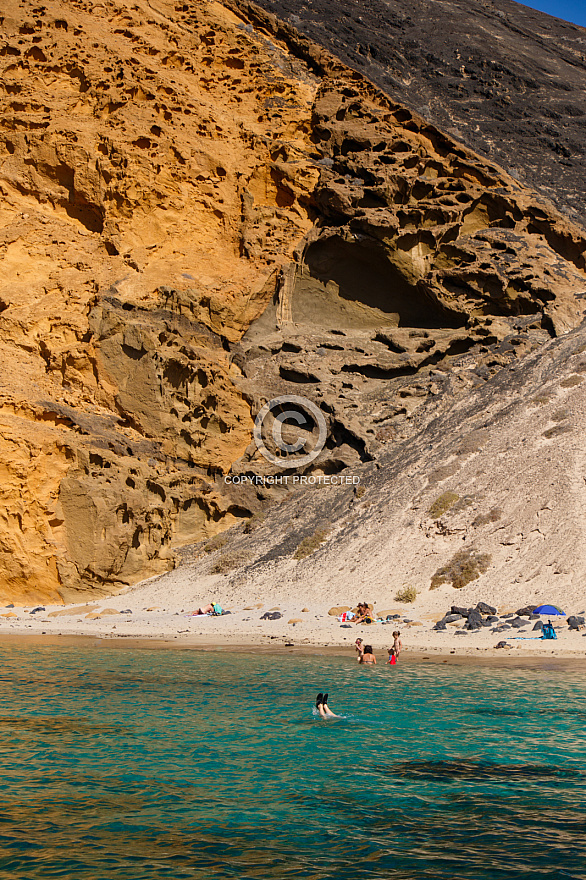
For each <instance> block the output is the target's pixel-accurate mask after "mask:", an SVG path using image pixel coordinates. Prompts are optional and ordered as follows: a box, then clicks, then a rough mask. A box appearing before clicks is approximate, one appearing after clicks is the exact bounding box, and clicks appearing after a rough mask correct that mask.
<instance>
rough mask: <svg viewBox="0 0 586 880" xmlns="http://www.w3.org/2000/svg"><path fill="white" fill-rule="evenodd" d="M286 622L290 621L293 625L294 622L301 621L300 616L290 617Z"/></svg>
mask: <svg viewBox="0 0 586 880" xmlns="http://www.w3.org/2000/svg"><path fill="white" fill-rule="evenodd" d="M287 623H292V624H293V626H295V624H296V623H302V620H301V618H300V617H292V618H291V620H288V621H287Z"/></svg>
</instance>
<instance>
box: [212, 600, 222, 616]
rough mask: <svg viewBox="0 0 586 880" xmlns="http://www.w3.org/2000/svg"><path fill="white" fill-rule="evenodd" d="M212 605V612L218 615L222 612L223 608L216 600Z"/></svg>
mask: <svg viewBox="0 0 586 880" xmlns="http://www.w3.org/2000/svg"><path fill="white" fill-rule="evenodd" d="M213 605H214V610H213V611H212V614H216V615H217V616H218V617H219V616H220V614H223V613H224V609H223V608H222V606H221V605H218V603H217V602H214V603H213Z"/></svg>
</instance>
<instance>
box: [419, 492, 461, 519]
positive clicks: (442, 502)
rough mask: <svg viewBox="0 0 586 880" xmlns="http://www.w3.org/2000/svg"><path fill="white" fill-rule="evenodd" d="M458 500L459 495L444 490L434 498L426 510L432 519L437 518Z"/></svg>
mask: <svg viewBox="0 0 586 880" xmlns="http://www.w3.org/2000/svg"><path fill="white" fill-rule="evenodd" d="M459 500H460V496H459V495H456V493H455V492H444V493H443V494H442V495H440V496H439V497H438V498H436V499H435V501H434V502H433V504H432V505H431V507H430V508H429V510H428V511H427V512H428V514H429V516H430V517H431V518H432V519H439V518H440V516H443V515H444V513H447V511H448V510H449V509H450V507H453V506H454V504H455V503H456V501H459Z"/></svg>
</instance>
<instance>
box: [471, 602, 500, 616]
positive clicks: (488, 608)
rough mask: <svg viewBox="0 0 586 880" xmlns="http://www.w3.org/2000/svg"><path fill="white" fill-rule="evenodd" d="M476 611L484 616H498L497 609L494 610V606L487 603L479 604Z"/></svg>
mask: <svg viewBox="0 0 586 880" xmlns="http://www.w3.org/2000/svg"><path fill="white" fill-rule="evenodd" d="M476 610H477V611H480V612H481V613H482V614H496V608H493V607H492V605H487V604H486V602H479V603H478V605H477V606H476Z"/></svg>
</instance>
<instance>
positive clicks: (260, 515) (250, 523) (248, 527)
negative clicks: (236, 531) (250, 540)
mask: <svg viewBox="0 0 586 880" xmlns="http://www.w3.org/2000/svg"><path fill="white" fill-rule="evenodd" d="M264 521H265V515H264V511H263V510H257V512H256V513H253V514H252V516H251V517H250V519H247V520H246V522H245V524H244V534H245V535H250V533H251V532H254V530H255V529H258V527H259V526H262V524H263V523H264Z"/></svg>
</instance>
